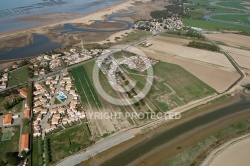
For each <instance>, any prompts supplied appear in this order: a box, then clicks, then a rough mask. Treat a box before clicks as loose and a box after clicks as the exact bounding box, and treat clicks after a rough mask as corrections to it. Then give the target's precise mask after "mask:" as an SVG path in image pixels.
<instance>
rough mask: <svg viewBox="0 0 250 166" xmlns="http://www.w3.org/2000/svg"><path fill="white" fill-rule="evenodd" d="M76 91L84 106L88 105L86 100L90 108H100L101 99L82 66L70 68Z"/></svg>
mask: <svg viewBox="0 0 250 166" xmlns="http://www.w3.org/2000/svg"><path fill="white" fill-rule="evenodd" d="M71 76H72V77H73V79H74V84H75V86H76V89H77V92H78V93H79V95H80V96H81V102H82V104H83V106H84V107H88V101H89V104H90V105H91V107H92V108H96V109H98V108H102V104H101V101H100V99H99V97H98V95H97V92H96V90H95V88H94V87H93V85H92V83H91V81H90V78H89V77H88V74H87V72H86V70H85V68H84V66H80V67H76V68H73V69H72V70H71Z"/></svg>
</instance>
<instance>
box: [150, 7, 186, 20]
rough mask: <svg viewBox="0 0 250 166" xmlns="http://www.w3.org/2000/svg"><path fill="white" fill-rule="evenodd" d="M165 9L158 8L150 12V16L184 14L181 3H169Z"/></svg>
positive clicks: (160, 16)
mask: <svg viewBox="0 0 250 166" xmlns="http://www.w3.org/2000/svg"><path fill="white" fill-rule="evenodd" d="M165 8H166V9H165V10H156V11H152V12H151V13H150V16H151V17H152V18H154V19H161V18H167V17H171V16H172V15H173V14H178V15H180V16H181V15H183V8H182V6H179V5H169V6H166V7H165Z"/></svg>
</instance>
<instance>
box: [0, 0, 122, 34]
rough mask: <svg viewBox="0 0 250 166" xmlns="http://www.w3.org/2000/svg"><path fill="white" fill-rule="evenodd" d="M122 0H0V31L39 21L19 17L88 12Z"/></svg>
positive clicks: (15, 28) (23, 26)
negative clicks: (22, 19)
mask: <svg viewBox="0 0 250 166" xmlns="http://www.w3.org/2000/svg"><path fill="white" fill-rule="evenodd" d="M119 2H121V0H32V1H31V0H0V32H8V31H13V30H18V29H22V28H27V27H31V26H34V25H37V24H39V22H34V21H33V22H29V21H19V20H18V19H19V18H23V17H26V16H35V15H40V14H54V13H76V14H86V13H89V12H93V11H97V10H100V9H102V8H105V7H108V6H110V5H113V4H115V3H119Z"/></svg>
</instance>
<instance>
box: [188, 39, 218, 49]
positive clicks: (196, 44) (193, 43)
mask: <svg viewBox="0 0 250 166" xmlns="http://www.w3.org/2000/svg"><path fill="white" fill-rule="evenodd" d="M188 46H189V47H194V48H200V49H206V50H210V51H219V48H218V47H217V46H215V45H212V44H208V43H202V42H197V41H191V42H189V43H188Z"/></svg>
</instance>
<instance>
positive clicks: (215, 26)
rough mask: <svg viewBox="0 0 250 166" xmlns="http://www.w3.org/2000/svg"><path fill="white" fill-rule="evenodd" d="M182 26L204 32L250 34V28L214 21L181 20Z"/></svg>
mask: <svg viewBox="0 0 250 166" xmlns="http://www.w3.org/2000/svg"><path fill="white" fill-rule="evenodd" d="M182 21H183V23H184V25H186V26H193V27H198V28H202V29H206V30H213V31H216V30H234V31H243V32H245V33H247V34H250V28H248V27H241V26H237V25H231V24H225V23H219V22H215V21H205V20H196V19H183V20H182Z"/></svg>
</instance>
